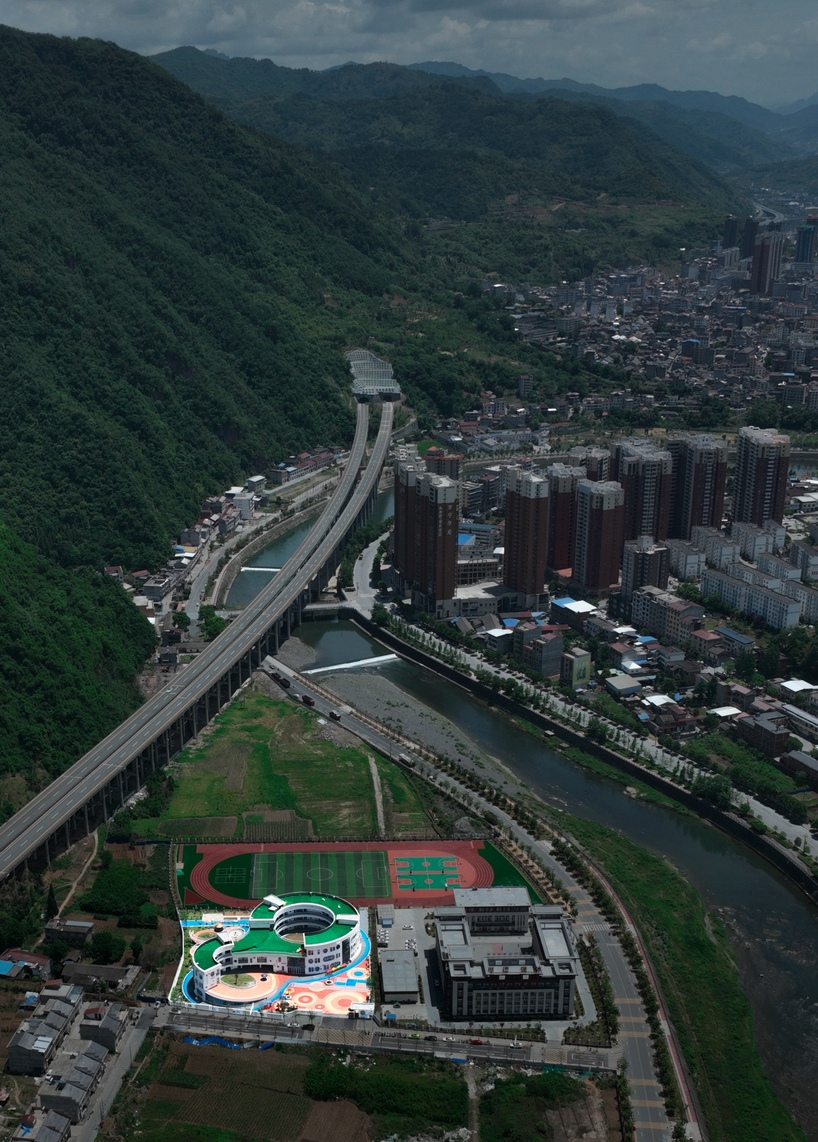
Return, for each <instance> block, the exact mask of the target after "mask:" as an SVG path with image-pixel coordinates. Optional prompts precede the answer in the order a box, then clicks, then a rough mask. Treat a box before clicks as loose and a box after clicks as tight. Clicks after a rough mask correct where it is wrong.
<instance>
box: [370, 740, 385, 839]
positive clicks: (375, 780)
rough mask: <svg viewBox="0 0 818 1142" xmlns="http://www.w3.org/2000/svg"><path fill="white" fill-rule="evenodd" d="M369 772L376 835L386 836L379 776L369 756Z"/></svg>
mask: <svg viewBox="0 0 818 1142" xmlns="http://www.w3.org/2000/svg"><path fill="white" fill-rule="evenodd" d="M369 772H370V773H371V774H372V787H373V789H374V790H375V812H376V813H377V814H378V834H379V835H380V836H382V837H383V836H385V835H386V822H385V820H384V815H383V790H382V789H381V775H380V773H378V767H377V765H376V764H375V758H374V757H373V756H372V754H369Z"/></svg>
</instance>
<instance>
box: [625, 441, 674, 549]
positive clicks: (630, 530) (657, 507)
mask: <svg viewBox="0 0 818 1142" xmlns="http://www.w3.org/2000/svg"><path fill="white" fill-rule="evenodd" d="M611 460H612V464H611V469H612V470H611V479H612V480H616V481H618V482H619V483H620V484H621V485H622V488H623V490H624V493H625V524H624V526H625V539H638V538H639V536H640V535H652V536H653V537H654V539H658V540H661V539H667V537H668V529H669V527H670V488H671V483H672V479H673V458H672V456H671V454H670V452H668V451H667V449H666V448H664V447H662V448H659V447H658V446H657V445H656V444H655V443H654V442H653V441H651V440H620V441H617V443H616V444H614V446H613V449H612V451H611Z"/></svg>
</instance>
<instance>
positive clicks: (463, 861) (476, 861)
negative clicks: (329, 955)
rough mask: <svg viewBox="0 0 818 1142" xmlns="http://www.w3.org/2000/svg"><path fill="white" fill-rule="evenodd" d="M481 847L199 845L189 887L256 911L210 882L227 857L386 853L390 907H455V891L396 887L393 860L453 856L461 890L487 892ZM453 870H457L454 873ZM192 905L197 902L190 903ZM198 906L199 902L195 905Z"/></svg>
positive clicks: (363, 900) (366, 901)
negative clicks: (274, 853) (215, 870)
mask: <svg viewBox="0 0 818 1142" xmlns="http://www.w3.org/2000/svg"><path fill="white" fill-rule="evenodd" d="M482 847H483V842H482V841H434V842H423V841H387V842H378V841H354V842H343V843H340V844H337V845H332V844H304V843H302V844H280V845H275V844H258V845H242V844H234V845H219V844H216V845H198V846H197V852H199V853H201V854H202V859H201V860H200V861H199V863H198V864H197V865H195V866H194V867H193V869H192V870H191V873H190V884H191V888H192V890H193V892H194V893H196V894H197V895H198V896H200V897H201V899H202V901H204V902H207V903H211V904H216V905H220V906H221V907H223V908H229V909H244V910H247V909H249V908H253V907H254V906H255V905H256V904H257V903H258V900H245V899H242V898H240V897H236V896H228V895H227V893H225V892H223V891H221V890H220V889H218V888H214V887H213V885H212V884H211V883H210V873H211V872H212V871H213V869H214V868H216V866H217V865H219V864H221V862H222V861H223V860H226V859H227V858H228V857H233V856H240V855H242V854H244V853H259V852H280V853H288V852H290V853H297V852H309V853H322V852H339V851H340V852H385V853H386V857H387V861H388V864H389V876H390V882H391V886H392V897H391V903H392V904H395V905H397V906H400V905H403V906H404V907H411V906H412V905H420V906H423V907H425V906H427V905H429V906H432V905H442V904H451V903H453V901H454V893H453V891H452V890H451V889H442V890H441V889H438V890H432V889H430V890H415V891H414V892H412V891H408V890H401V889H399V888H398V883H397V877H396V870H395V858H396V857H420V858H423V857H454V858H455V859H456V860H457V875H458V877H459V879H460V885H461V887H463V888H488V887H489V886H490V885H491V884H492V883H493V881H494V870H493V869H492V867H491V865H490V864H489V863H488V861H487V860H486V859H485V858H484V857H483V856H481V855H480V852H479V850H480V849H481V848H482ZM452 871H454V870H452ZM351 900H352V903H353V904H360V905H370V906H375V905H377V904H387V903H390V900H389V899H387V898H386V897H363V896H355V897H352V898H351ZM190 903H191V904H193V903H194V901H193V900H191V901H190ZM195 903H198V901H196V902H195Z"/></svg>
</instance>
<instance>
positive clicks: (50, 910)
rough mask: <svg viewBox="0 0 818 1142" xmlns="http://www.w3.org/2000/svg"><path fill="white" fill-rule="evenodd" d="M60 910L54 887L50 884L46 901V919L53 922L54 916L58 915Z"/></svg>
mask: <svg viewBox="0 0 818 1142" xmlns="http://www.w3.org/2000/svg"><path fill="white" fill-rule="evenodd" d="M59 910H60V906H59V904H58V903H57V897H56V895H55V893H54V885H53V884H49V886H48V896H47V897H46V901H45V918H46V920H51V919H52V918H53V917H54V916H56V915H57V913H58V912H59Z"/></svg>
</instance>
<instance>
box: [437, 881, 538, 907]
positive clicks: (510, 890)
mask: <svg viewBox="0 0 818 1142" xmlns="http://www.w3.org/2000/svg"><path fill="white" fill-rule="evenodd" d="M454 903H455V907H456V908H529V907H530V906H531V900H530V898H529V895H528V889H527V888H524V887H522V886H521V885H520V886H514V887H511V886H508V887H503V886H497V887H494V888H455V890H454Z"/></svg>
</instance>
